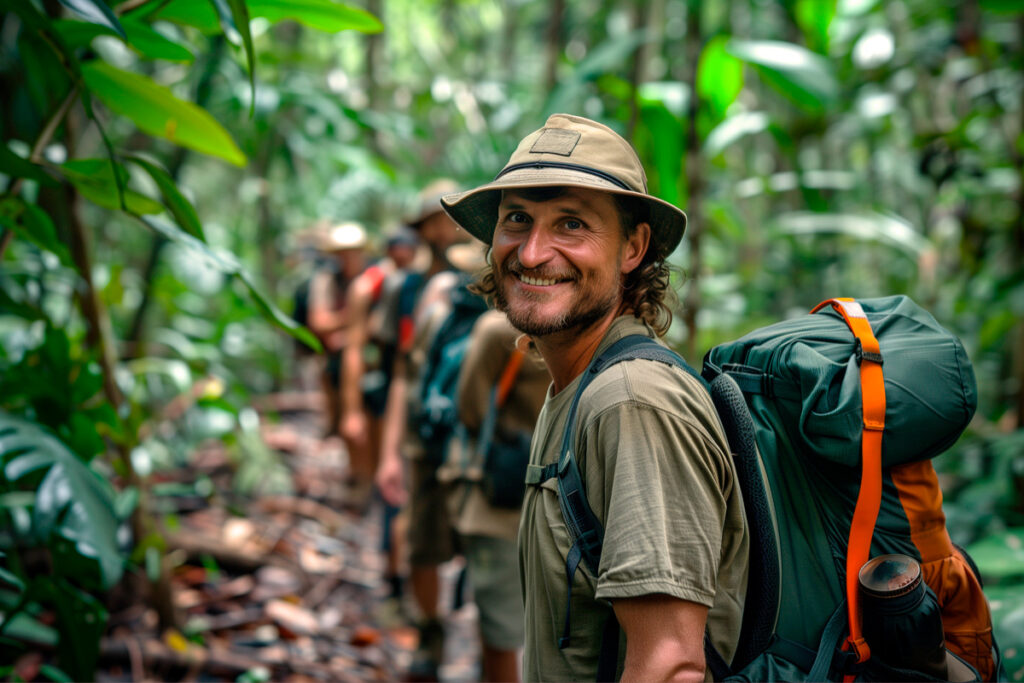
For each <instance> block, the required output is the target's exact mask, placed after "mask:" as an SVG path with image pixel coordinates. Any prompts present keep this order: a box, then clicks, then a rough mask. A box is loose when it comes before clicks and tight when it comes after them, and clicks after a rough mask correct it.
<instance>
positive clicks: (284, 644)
mask: <svg viewBox="0 0 1024 683" xmlns="http://www.w3.org/2000/svg"><path fill="white" fill-rule="evenodd" d="M313 398H314V397H311V396H305V395H279V396H275V397H267V399H266V400H264V401H262V402H261V414H262V417H261V431H262V434H263V437H264V441H265V443H266V444H267V445H269V446H270V447H271V449H272V450H273V452H274V453H276V454H278V455H277V458H276V460H277V462H278V470H277V471H278V472H280V471H281V470H280V465H281V464H283V466H284V470H285V471H286V472H287V475H288V477H290V479H291V482H290V483H291V489H292V493H291V494H290V495H281V494H273V495H252V496H243V495H239V494H238V493H237V492H236V491H235V490H232V482H233V481H234V482H235V486H237V477H233V476H232V474H233V473H234V472H237V471H238V463H237V462H234V463H233V462H232V460H231V458H230V457H229V454H228V452H227V451H226V449H225V448H224V447H223V446H222V445H221V444H219V443H217V444H210V445H209V446H208V447H205V448H204V449H202V450H200V451H199V452H197V453H196V454H195V455H194V457H193V458H192V459H191V461H190V463H191V466H190V467H188V468H182V469H180V470H176V471H173V472H167V473H161V475H160V482H159V484H158V485H157V490H159V491H164V492H167V491H170V492H172V493H171V494H170V495H161V496H160V497H159V498H158V504H159V508H160V509H161V511H162V512H163V513H164V514H165V519H166V520H167V522H168V528H169V533H168V535H167V540H168V553H169V554H170V555H169V556H170V559H171V561H172V564H173V565H174V566H175V567H176V568H175V570H174V573H173V581H172V588H173V600H174V603H175V605H176V607H177V608H178V610H179V612H180V614H181V615H182V616H183V624H184V627H183V628H182V630H181V631H168V632H164V633H160V632H158V628H157V624H156V621H157V619H156V616H155V613H154V612H153V611H152V610H151V609H148V608H147V607H146V605H145V603H144V601H143V600H142V599H141V596H139V595H120V596H117V595H115V596H113V597H112V609H111V620H110V623H111V625H110V628H109V629H108V633H109V635H108V637H107V638H106V639H105V640H104V643H103V655H102V658H101V666H100V670H99V671H98V673H97V678H98V680H100V681H129V680H130V681H141V680H160V681H171V680H192V681H234V680H240V681H261V680H273V681H319V680H324V681H326V680H330V681H357V680H358V681H390V680H400V678H401V675H402V672H403V671H404V669H405V667H406V666H407V665H408V662H409V660H410V658H411V655H412V651H413V649H414V648H415V645H416V638H417V635H416V630H415V629H414V628H412V626H411V623H412V622H411V617H409V616H405V617H404V618H403V617H402V616H401V615H400V613H399V612H398V610H397V609H396V605H395V604H393V601H392V604H386V603H385V602H384V601H383V600H382V596H384V594H385V593H386V592H387V591H386V586H385V584H384V582H383V581H382V569H383V557H382V555H381V553H380V552H379V547H380V539H381V519H382V511H383V506H382V504H381V503H380V501H379V500H377V499H375V498H374V499H372V500H371V501H370V503H369V504H368V505H367V506H365V507H364V509H362V510H358V509H355V508H354V507H353V505H352V501H350V500H346V488H345V486H344V484H343V482H344V480H345V476H346V474H347V458H346V456H345V451H344V446H343V445H342V443H341V442H340V441H339V440H337V439H332V440H328V441H326V442H325V441H321V440H320V439H319V438H318V435H319V432H320V428H319V425H320V419H319V413H318V412H317V410H316V401H315V400H313ZM267 476H268V477H269V475H267ZM197 482H199V483H198V484H197ZM256 483H257V484H259V481H258V478H257V482H256ZM460 567H461V563H460V561H459V560H456V561H454V562H452V563H449V564H448V565H445V566H444V567H443V568H442V576H443V579H444V589H443V593H442V604H445V605H451V604H452V600H453V593H454V584H455V582H456V578H457V575H458V573H459V569H460ZM119 604H120V606H117V605H119ZM403 608H404V611H405V613H406V615H411V614H412V613H413V612H414V607H413V606H412V602H411V600H409V599H408V597H407V598H406V599H405V600H404V601H403ZM446 631H447V635H448V638H447V644H446V653H445V663H444V665H443V666H442V668H441V677H442V680H444V681H449V682H452V683H454V682H461V681H472V680H476V678H477V676H478V674H477V664H476V659H477V656H478V645H477V639H476V635H475V634H476V613H475V608H474V607H473V606H472V604H467V605H465V606H463V607H461V608H460V609H458V610H455V611H450V613H449V614H448V616H447V619H446Z"/></svg>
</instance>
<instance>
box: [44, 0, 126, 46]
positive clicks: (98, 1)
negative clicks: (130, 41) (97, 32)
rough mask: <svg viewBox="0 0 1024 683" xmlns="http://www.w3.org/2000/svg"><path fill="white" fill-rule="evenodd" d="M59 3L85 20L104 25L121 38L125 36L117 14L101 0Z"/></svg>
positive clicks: (62, 1)
mask: <svg viewBox="0 0 1024 683" xmlns="http://www.w3.org/2000/svg"><path fill="white" fill-rule="evenodd" d="M60 4H62V5H64V6H65V7H67V8H68V9H70V10H71V11H72V12H74V13H75V14H77V15H79V16H80V17H82V18H83V19H85V20H86V21H88V22H91V23H93V24H97V25H99V26H105V27H106V28H109V29H110V30H112V31H114V32H115V33H117V35H119V36H121V37H122V38H124V37H125V35H124V29H123V28H122V27H121V22H120V21H118V20H117V15H116V14H114V10H112V9H110V6H109V5H107V3H105V2H103V0H60Z"/></svg>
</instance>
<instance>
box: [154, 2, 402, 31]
mask: <svg viewBox="0 0 1024 683" xmlns="http://www.w3.org/2000/svg"><path fill="white" fill-rule="evenodd" d="M246 6H247V7H248V9H249V17H250V18H253V19H255V18H263V19H267V20H268V21H270V23H272V24H276V23H278V22H281V21H287V20H291V21H297V22H298V23H300V24H302V25H304V26H308V27H309V28H312V29H316V30H318V31H324V32H326V33H337V32H339V31H349V30H352V31H361V32H363V33H378V32H380V31H382V30H384V25H383V24H381V23H380V20H378V19H377V18H376V17H374V16H373V15H372V14H370V13H369V12H367V11H365V10H362V9H358V8H356V7H351V6H349V5H343V4H341V3H337V2H332V0H248V1H247V2H246ZM156 16H158V17H159V18H160V19H165V20H167V21H172V22H174V23H177V24H184V25H186V26H194V27H196V28H198V29H199V30H201V31H203V32H204V33H216V32H217V31H219V30H220V22H219V21H218V17H217V11H216V9H215V8H214V6H213V5H211V4H210V2H209V0H171V2H169V3H167V4H166V5H165V6H163V7H161V8H160V9H159V11H158V12H157V13H156Z"/></svg>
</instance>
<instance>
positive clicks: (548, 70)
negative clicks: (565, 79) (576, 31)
mask: <svg viewBox="0 0 1024 683" xmlns="http://www.w3.org/2000/svg"><path fill="white" fill-rule="evenodd" d="M565 10H566V5H565V0H554V1H553V2H552V3H551V20H550V21H549V22H548V32H547V36H546V39H545V44H546V46H547V47H546V60H547V61H546V64H545V68H544V92H551V91H552V90H554V88H555V85H556V84H557V83H558V60H559V59H561V57H562V24H563V22H564V21H565Z"/></svg>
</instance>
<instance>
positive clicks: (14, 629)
mask: <svg viewBox="0 0 1024 683" xmlns="http://www.w3.org/2000/svg"><path fill="white" fill-rule="evenodd" d="M8 618H9V619H10V622H7V621H4V622H3V633H4V635H6V636H10V637H11V638H15V639H17V640H21V641H25V642H29V643H38V644H40V645H47V646H49V647H54V646H55V645H56V644H57V638H58V636H57V629H55V628H53V627H52V626H46V625H45V624H43V623H41V622H40V621H39V620H38V619H36V618H34V617H33V616H32V615H30V614H27V613H25V612H23V611H22V612H17V613H16V614H14V615H12V616H9V617H8Z"/></svg>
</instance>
